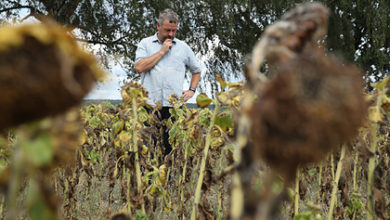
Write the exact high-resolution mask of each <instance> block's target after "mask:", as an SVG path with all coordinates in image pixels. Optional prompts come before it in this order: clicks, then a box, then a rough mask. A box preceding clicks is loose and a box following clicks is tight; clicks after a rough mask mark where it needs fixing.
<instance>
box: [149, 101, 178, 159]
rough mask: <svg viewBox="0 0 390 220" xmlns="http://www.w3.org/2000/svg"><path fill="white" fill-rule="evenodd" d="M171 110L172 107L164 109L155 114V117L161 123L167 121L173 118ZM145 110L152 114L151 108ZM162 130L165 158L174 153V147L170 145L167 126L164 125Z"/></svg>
mask: <svg viewBox="0 0 390 220" xmlns="http://www.w3.org/2000/svg"><path fill="white" fill-rule="evenodd" d="M171 108H172V107H162V109H161V110H159V111H156V112H155V115H156V116H157V117H158V118H159V119H160V120H161V121H163V120H167V119H168V118H169V117H171V114H170V113H169V109H171ZM145 109H146V111H147V112H148V113H149V114H150V113H151V112H152V110H151V109H149V108H145ZM157 128H158V129H160V128H161V127H160V126H158V127H157ZM162 129H163V134H162V143H163V146H164V156H166V155H168V154H169V153H170V152H171V151H172V146H171V145H170V144H169V131H168V130H167V126H166V125H165V124H164V125H163V126H162ZM153 139H155V137H153Z"/></svg>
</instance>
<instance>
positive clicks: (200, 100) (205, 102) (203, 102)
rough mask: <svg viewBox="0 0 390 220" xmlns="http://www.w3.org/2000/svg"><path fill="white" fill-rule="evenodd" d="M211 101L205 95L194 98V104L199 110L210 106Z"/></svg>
mask: <svg viewBox="0 0 390 220" xmlns="http://www.w3.org/2000/svg"><path fill="white" fill-rule="evenodd" d="M212 101H213V100H212V99H210V98H209V97H208V96H207V95H206V94H205V93H201V94H199V95H198V96H197V97H196V104H197V105H198V106H199V107H200V108H205V107H207V106H209V105H210V104H211V102H212Z"/></svg>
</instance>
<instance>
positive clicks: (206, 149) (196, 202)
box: [191, 101, 219, 220]
mask: <svg viewBox="0 0 390 220" xmlns="http://www.w3.org/2000/svg"><path fill="white" fill-rule="evenodd" d="M218 110H219V103H218V101H215V109H214V112H213V116H212V117H211V122H210V127H209V131H208V132H207V136H206V144H205V147H204V149H203V158H202V162H201V165H200V171H199V178H198V183H197V185H196V190H195V200H194V205H193V207H192V214H191V220H195V219H196V213H197V209H198V205H199V202H200V196H201V189H202V183H203V178H204V170H205V168H206V162H207V154H208V152H209V148H210V143H211V134H212V131H213V127H214V124H215V118H216V117H217V113H218Z"/></svg>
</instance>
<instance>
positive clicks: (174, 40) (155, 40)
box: [152, 33, 176, 44]
mask: <svg viewBox="0 0 390 220" xmlns="http://www.w3.org/2000/svg"><path fill="white" fill-rule="evenodd" d="M152 42H153V43H155V42H157V43H158V42H160V40H159V39H158V37H157V33H155V34H154V35H153V38H152ZM172 43H174V44H176V38H173V40H172Z"/></svg>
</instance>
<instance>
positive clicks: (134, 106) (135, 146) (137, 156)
mask: <svg viewBox="0 0 390 220" xmlns="http://www.w3.org/2000/svg"><path fill="white" fill-rule="evenodd" d="M132 104H133V106H132V107H133V119H134V124H133V147H134V152H135V172H136V175H137V192H138V193H140V192H141V189H142V181H141V168H140V164H139V155H138V140H137V121H138V115H137V104H136V100H135V98H133V101H132Z"/></svg>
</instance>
